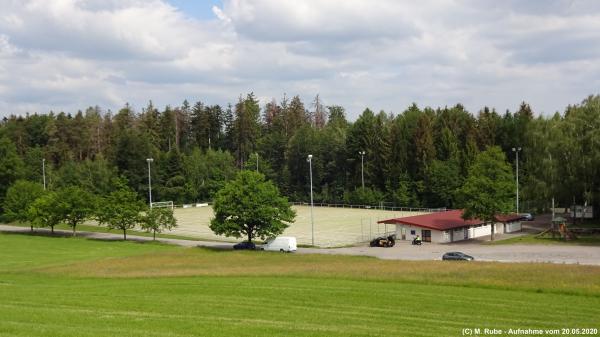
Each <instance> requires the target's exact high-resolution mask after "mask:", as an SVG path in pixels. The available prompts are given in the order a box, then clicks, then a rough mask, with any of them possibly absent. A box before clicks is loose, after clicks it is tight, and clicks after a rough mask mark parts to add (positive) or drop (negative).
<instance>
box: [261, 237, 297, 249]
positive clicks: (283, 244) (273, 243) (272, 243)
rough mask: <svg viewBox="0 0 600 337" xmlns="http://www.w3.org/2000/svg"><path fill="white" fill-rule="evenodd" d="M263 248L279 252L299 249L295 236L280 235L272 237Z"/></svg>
mask: <svg viewBox="0 0 600 337" xmlns="http://www.w3.org/2000/svg"><path fill="white" fill-rule="evenodd" d="M260 249H261V250H272V251H278V252H295V251H296V249H297V246H296V238H295V237H293V236H278V237H276V238H271V239H269V240H267V242H265V244H264V245H262V246H261V247H260Z"/></svg>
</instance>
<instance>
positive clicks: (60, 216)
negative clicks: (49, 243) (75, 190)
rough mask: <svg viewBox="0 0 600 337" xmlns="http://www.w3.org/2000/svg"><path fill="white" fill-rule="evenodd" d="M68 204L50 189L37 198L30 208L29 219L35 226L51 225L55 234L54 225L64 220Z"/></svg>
mask: <svg viewBox="0 0 600 337" xmlns="http://www.w3.org/2000/svg"><path fill="white" fill-rule="evenodd" d="M66 209H67V204H66V203H65V202H63V201H62V200H61V198H60V197H59V195H58V194H57V193H56V192H54V191H50V192H47V193H44V194H43V195H42V196H41V197H39V198H37V199H36V200H35V201H34V202H33V204H31V206H30V207H29V209H28V214H29V219H30V222H31V224H32V225H33V226H35V227H46V226H48V227H50V230H51V232H52V234H54V227H55V226H57V225H58V224H60V223H61V222H62V221H63V220H64V214H65V213H66Z"/></svg>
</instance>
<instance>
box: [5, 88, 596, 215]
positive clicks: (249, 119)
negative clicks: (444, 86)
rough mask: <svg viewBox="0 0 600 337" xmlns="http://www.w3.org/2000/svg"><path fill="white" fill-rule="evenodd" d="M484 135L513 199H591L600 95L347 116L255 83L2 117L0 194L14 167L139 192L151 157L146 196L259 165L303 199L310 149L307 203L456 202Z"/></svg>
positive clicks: (220, 179)
mask: <svg viewBox="0 0 600 337" xmlns="http://www.w3.org/2000/svg"><path fill="white" fill-rule="evenodd" d="M490 146H499V147H500V148H501V149H502V150H503V152H504V154H505V156H506V160H507V161H508V162H509V163H510V164H511V165H512V166H513V169H516V155H517V153H518V156H519V170H518V178H519V193H520V200H521V202H520V210H521V211H526V210H530V211H542V210H544V209H547V208H548V207H550V202H551V200H552V198H554V199H555V200H556V205H560V206H562V207H569V206H570V205H573V204H587V205H594V206H596V207H595V208H596V209H599V207H598V203H599V200H600V172H599V168H600V96H589V97H587V98H585V99H584V100H583V101H582V102H581V103H579V104H575V105H570V106H567V107H566V108H565V109H564V111H563V112H556V113H554V114H551V115H548V114H541V113H536V112H535V111H532V109H531V107H530V106H529V105H528V104H527V103H525V102H523V103H521V104H520V105H519V106H518V109H517V110H516V111H514V112H511V111H508V110H507V111H505V112H497V111H496V110H495V109H493V108H488V107H484V108H482V109H481V110H480V111H477V112H476V113H472V112H469V111H467V110H466V109H465V108H464V106H462V105H461V104H456V105H455V106H452V107H443V108H442V107H438V108H430V107H420V106H419V105H417V104H412V105H411V106H409V107H407V108H406V109H405V110H403V111H402V112H399V113H391V112H386V111H379V112H374V111H372V110H370V109H368V108H366V109H365V110H364V111H363V112H362V113H361V114H360V115H359V116H358V118H357V119H356V120H355V121H349V120H348V118H347V116H346V111H345V109H344V108H343V107H342V106H338V105H331V106H324V105H323V103H322V99H321V98H320V97H319V96H316V97H315V98H314V99H313V100H312V101H310V103H305V102H303V101H302V100H301V98H300V97H299V96H294V97H292V98H291V99H290V98H288V97H286V96H284V97H283V98H282V99H281V100H279V101H277V100H272V101H271V102H268V103H266V104H265V105H264V106H261V105H260V103H259V101H258V99H257V98H256V96H255V95H254V94H253V93H250V94H247V95H246V96H242V95H240V96H239V98H238V100H237V103H235V104H229V105H227V106H220V105H205V104H203V103H202V102H201V101H198V102H196V103H194V104H190V103H189V102H188V101H187V100H186V101H184V102H183V103H182V104H181V105H180V106H176V107H173V106H166V107H165V108H164V109H159V108H157V107H155V106H154V105H153V103H152V102H151V101H150V102H149V103H148V105H147V106H146V107H145V108H143V109H141V111H135V110H134V109H133V108H132V107H131V106H130V105H129V104H126V105H125V106H124V107H123V108H122V109H120V110H119V111H118V112H112V111H110V110H106V111H105V110H103V109H101V108H100V107H98V106H95V107H89V108H87V109H85V110H83V111H77V112H76V113H68V112H60V113H55V112H49V113H32V114H27V115H11V116H9V117H5V118H3V120H2V121H1V124H0V201H2V200H1V199H2V198H3V197H4V195H5V193H6V190H7V189H8V187H9V186H11V185H12V184H13V183H14V182H15V181H17V180H19V179H24V180H29V181H32V182H37V183H40V184H43V183H45V184H46V186H47V188H48V189H50V190H52V189H58V188H61V187H68V186H79V187H82V188H84V189H86V190H88V191H90V192H92V193H94V194H97V195H106V194H108V193H110V192H111V191H113V190H114V188H115V186H117V185H119V184H127V185H128V186H129V187H131V188H132V189H133V190H135V191H136V192H137V193H138V194H139V196H140V198H143V199H144V200H148V175H149V169H150V172H151V173H150V175H151V179H152V199H153V201H174V202H175V204H183V203H192V202H201V201H211V200H212V198H213V196H214V194H215V193H216V192H217V191H218V190H219V189H220V188H221V187H222V186H223V185H224V183H225V182H226V181H228V180H230V179H232V178H233V177H234V176H235V174H236V172H237V171H238V170H240V169H251V170H258V171H259V172H261V173H263V174H264V175H265V176H266V177H267V178H268V179H270V180H272V181H273V182H274V183H275V184H276V185H277V186H278V187H279V189H280V191H281V193H282V194H284V195H285V196H287V197H288V199H289V200H290V201H308V200H309V198H310V182H309V163H308V162H307V156H308V155H309V154H311V155H312V156H313V157H312V162H311V165H312V175H313V177H312V179H313V188H314V200H315V202H325V203H349V204H361V205H380V204H381V203H384V204H385V205H388V206H407V207H447V208H458V207H461V206H462V205H463V203H464V201H465V200H464V198H465V196H464V195H460V193H458V190H459V189H460V187H461V186H462V184H463V182H464V180H465V178H466V177H467V174H468V172H469V168H470V166H471V164H472V162H473V160H474V158H475V156H476V155H477V154H478V153H479V152H481V151H483V150H485V149H486V148H487V147H490ZM513 148H514V149H515V150H513ZM519 148H520V149H521V150H520V151H517V150H518V149H519ZM148 158H152V159H153V161H152V162H151V163H149V162H148V161H147V159H148ZM363 170H364V171H363ZM515 171H516V170H515ZM44 175H45V182H44ZM363 176H364V187H363ZM515 192H516V184H515ZM467 197H468V196H467Z"/></svg>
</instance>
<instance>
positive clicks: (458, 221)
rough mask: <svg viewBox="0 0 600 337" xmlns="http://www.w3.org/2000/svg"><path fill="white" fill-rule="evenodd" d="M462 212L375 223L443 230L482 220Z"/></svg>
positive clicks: (508, 219)
mask: <svg viewBox="0 0 600 337" xmlns="http://www.w3.org/2000/svg"><path fill="white" fill-rule="evenodd" d="M462 214H463V210H461V209H455V210H449V211H445V212H434V213H429V214H423V215H415V216H409V217H405V218H395V219H388V220H382V221H378V222H377V223H387V224H401V225H402V224H404V225H411V226H416V227H424V228H429V229H436V230H440V231H445V230H448V229H452V228H460V227H467V226H471V225H480V224H482V223H483V221H481V220H479V219H471V220H464V219H463V218H462V217H461V216H462ZM521 218H522V216H520V215H518V214H507V215H498V216H497V217H496V219H497V220H498V221H499V222H511V221H515V220H519V219H521Z"/></svg>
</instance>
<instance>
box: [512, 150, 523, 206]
mask: <svg viewBox="0 0 600 337" xmlns="http://www.w3.org/2000/svg"><path fill="white" fill-rule="evenodd" d="M512 150H513V152H514V153H515V154H516V155H517V214H518V213H519V151H521V148H520V147H517V148H514V147H513V148H512Z"/></svg>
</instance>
